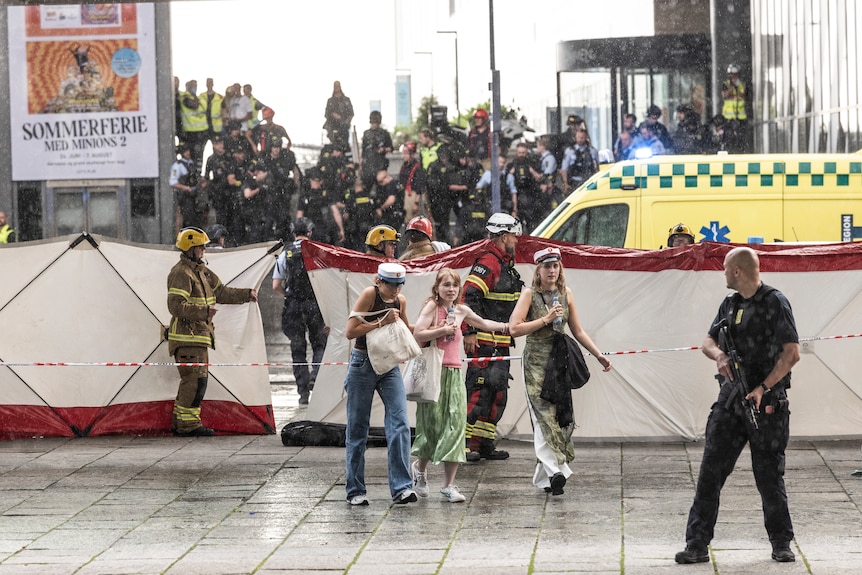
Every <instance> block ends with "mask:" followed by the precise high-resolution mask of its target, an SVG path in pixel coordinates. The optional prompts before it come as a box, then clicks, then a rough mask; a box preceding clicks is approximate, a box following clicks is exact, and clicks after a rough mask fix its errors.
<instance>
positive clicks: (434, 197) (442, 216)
mask: <svg viewBox="0 0 862 575" xmlns="http://www.w3.org/2000/svg"><path fill="white" fill-rule="evenodd" d="M450 169H451V166H450V165H449V164H448V163H447V161H444V160H441V159H437V160H435V161H433V162H431V163H430V164H428V170H427V179H426V188H425V189H426V190H427V194H428V195H427V202H428V207H429V208H431V218H432V219H433V220H434V236H435V237H436V238H437V239H438V240H440V241H442V242H449V243H451V242H452V238H451V235H450V230H449V213H450V212H451V211H452V209H453V208H454V207H455V202H456V201H457V197H455V196H453V195H452V194H451V193H449V170H450Z"/></svg>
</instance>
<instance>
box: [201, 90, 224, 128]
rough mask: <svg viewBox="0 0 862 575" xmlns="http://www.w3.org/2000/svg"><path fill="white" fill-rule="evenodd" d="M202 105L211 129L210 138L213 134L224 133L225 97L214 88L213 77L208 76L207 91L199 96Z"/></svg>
mask: <svg viewBox="0 0 862 575" xmlns="http://www.w3.org/2000/svg"><path fill="white" fill-rule="evenodd" d="M198 100H200V103H201V106H203V109H204V111H205V112H206V117H207V129H208V130H209V134H208V136H209V139H210V140H212V138H213V136H221V135H223V134H224V120H223V119H222V115H221V109H222V103H223V102H224V97H223V96H222V95H221V94H219V93H218V92H216V91H215V90H213V79H212V78H207V91H206V92H204V93H203V94H201V95H200V96H199V97H198Z"/></svg>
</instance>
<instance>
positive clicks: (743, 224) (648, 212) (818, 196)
mask: <svg viewBox="0 0 862 575" xmlns="http://www.w3.org/2000/svg"><path fill="white" fill-rule="evenodd" d="M856 218H858V219H859V223H860V225H859V226H856V225H855V220H856ZM678 223H684V224H685V225H687V226H688V227H689V228H690V229H691V230H692V231H693V232H695V241H698V242H700V241H706V240H709V241H717V242H732V243H762V242H842V241H854V240H858V239H860V238H862V153H857V154H745V155H728V154H719V155H712V156H655V157H652V158H649V159H645V160H626V161H623V162H618V163H616V164H612V165H611V166H610V167H609V168H607V169H605V170H603V171H600V172H598V173H596V174H594V175H593V177H592V178H590V179H589V180H587V181H586V182H584V183H583V185H581V186H580V187H579V188H578V189H577V190H575V191H574V192H572V193H571V194H570V195H569V196H568V197H567V198H566V199H565V201H563V202H562V203H561V204H560V205H559V206H558V207H557V209H556V210H554V211H553V212H552V213H551V214H550V215H549V216H548V217H547V218H546V219H545V220H544V221H543V222H542V223H541V224H539V226H538V227H536V229H535V230H534V231H533V232H532V235H534V236H538V237H542V238H552V239H556V240H563V241H567V242H574V243H579V244H589V245H598V246H612V247H625V248H640V249H659V248H662V247H665V245H666V243H667V237H668V230H669V229H670V228H671V227H672V226H674V225H676V224H678Z"/></svg>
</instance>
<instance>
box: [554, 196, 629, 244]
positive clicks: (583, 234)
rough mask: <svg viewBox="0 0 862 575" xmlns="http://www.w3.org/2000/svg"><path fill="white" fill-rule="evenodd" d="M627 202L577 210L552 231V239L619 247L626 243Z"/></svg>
mask: <svg viewBox="0 0 862 575" xmlns="http://www.w3.org/2000/svg"><path fill="white" fill-rule="evenodd" d="M628 222H629V206H628V204H610V205H606V206H595V207H593V208H587V209H584V210H579V211H577V212H575V213H574V215H572V217H571V218H569V220H568V221H567V222H565V223H564V224H563V225H562V226H560V228H559V229H558V230H557V231H556V232H554V235H553V239H555V240H563V241H566V242H572V243H576V244H587V245H591V246H608V247H613V248H621V247H624V246H625V243H626V228H627V227H628Z"/></svg>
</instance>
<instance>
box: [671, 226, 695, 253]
mask: <svg viewBox="0 0 862 575" xmlns="http://www.w3.org/2000/svg"><path fill="white" fill-rule="evenodd" d="M693 243H694V234H693V233H692V231H691V228H689V227H688V226H687V225H685V224H684V223H682V222H680V223H678V224H677V225H675V226H671V228H670V229H669V230H668V231H667V247H669V248H676V247H679V246H688V245H691V244H693Z"/></svg>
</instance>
